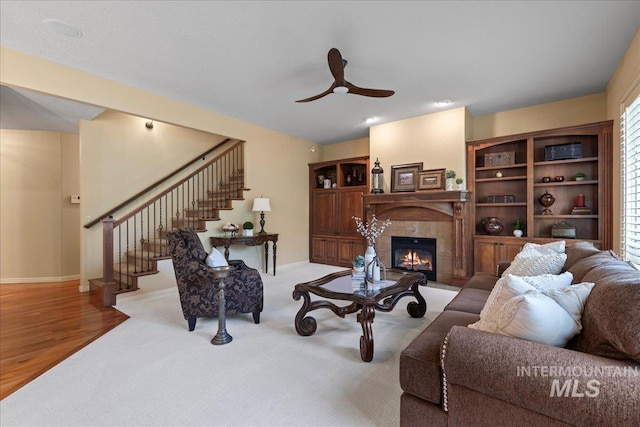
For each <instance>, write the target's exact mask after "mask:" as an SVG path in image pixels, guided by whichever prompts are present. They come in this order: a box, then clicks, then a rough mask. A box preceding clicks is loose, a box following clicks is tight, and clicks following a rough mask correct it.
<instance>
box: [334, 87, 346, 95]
mask: <svg viewBox="0 0 640 427" xmlns="http://www.w3.org/2000/svg"><path fill="white" fill-rule="evenodd" d="M347 92H349V89H347V87H346V86H336V87H334V88H333V93H347Z"/></svg>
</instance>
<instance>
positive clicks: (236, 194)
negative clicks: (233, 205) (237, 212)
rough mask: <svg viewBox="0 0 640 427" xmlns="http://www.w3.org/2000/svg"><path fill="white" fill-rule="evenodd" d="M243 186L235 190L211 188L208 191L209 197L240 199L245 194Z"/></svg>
mask: <svg viewBox="0 0 640 427" xmlns="http://www.w3.org/2000/svg"><path fill="white" fill-rule="evenodd" d="M243 191H245V190H243V189H242V188H237V189H235V190H217V191H213V190H209V191H207V197H208V198H210V199H220V200H238V199H241V198H242V196H243V194H242V193H243Z"/></svg>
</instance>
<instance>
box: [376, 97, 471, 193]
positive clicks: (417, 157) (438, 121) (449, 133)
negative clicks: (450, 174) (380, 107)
mask: <svg viewBox="0 0 640 427" xmlns="http://www.w3.org/2000/svg"><path fill="white" fill-rule="evenodd" d="M467 126H468V125H467V113H466V109H465V108H456V109H453V110H448V111H442V112H438V113H433V114H428V115H425V116H420V117H413V118H410V119H405V120H399V121H396V122H391V123H385V124H381V125H377V126H372V127H371V129H370V130H369V139H370V155H371V159H375V158H379V159H380V166H381V167H382V169H383V170H384V191H385V192H390V185H391V166H393V165H401V164H406V163H416V162H422V163H423V169H439V168H446V169H452V170H454V171H456V174H457V176H459V177H462V178H463V179H465V180H466V173H465V169H466V168H465V142H466V136H467V133H468V131H467Z"/></svg>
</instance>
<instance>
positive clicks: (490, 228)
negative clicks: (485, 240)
mask: <svg viewBox="0 0 640 427" xmlns="http://www.w3.org/2000/svg"><path fill="white" fill-rule="evenodd" d="M482 228H483V229H484V231H486V232H487V234H491V235H492V236H494V235H496V234H500V233H501V232H502V230H504V224H502V221H501V220H500V218H498V217H496V216H490V217H487V218H485V219H484V220H483V221H482Z"/></svg>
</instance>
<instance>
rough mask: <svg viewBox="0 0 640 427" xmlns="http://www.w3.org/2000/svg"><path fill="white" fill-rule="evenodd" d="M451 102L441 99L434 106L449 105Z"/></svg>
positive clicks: (447, 99)
mask: <svg viewBox="0 0 640 427" xmlns="http://www.w3.org/2000/svg"><path fill="white" fill-rule="evenodd" d="M452 102H453V101H452V100H450V99H449V98H444V99H441V100H439V101H438V102H436V104H438V105H449V104H451V103H452Z"/></svg>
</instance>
